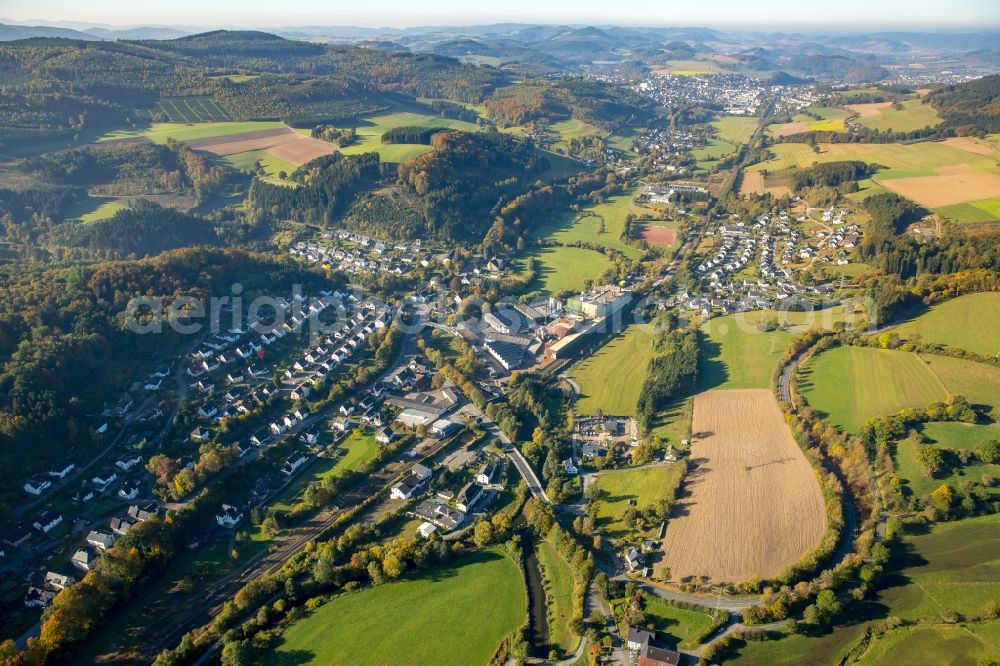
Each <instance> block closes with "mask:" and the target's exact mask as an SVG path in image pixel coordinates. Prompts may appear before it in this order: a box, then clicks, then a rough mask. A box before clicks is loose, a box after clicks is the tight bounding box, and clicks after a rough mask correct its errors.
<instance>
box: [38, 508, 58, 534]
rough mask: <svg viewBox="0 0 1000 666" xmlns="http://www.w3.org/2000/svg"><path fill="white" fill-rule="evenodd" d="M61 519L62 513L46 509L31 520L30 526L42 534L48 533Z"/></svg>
mask: <svg viewBox="0 0 1000 666" xmlns="http://www.w3.org/2000/svg"><path fill="white" fill-rule="evenodd" d="M62 521H63V517H62V514H59V513H57V512H55V511H49V510H48V509H46V510H45V511H42V512H41V513H40V514H39V515H38V517H37V518H35V522H33V523H32V524H31V526H32V527H34V528H35V529H36V530H38V531H39V532H42V533H43V534H48V533H49V532H50V531H51V530H54V529H55V528H56V527H58V526H59V525H60V524H61V523H62Z"/></svg>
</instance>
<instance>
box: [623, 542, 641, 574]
mask: <svg viewBox="0 0 1000 666" xmlns="http://www.w3.org/2000/svg"><path fill="white" fill-rule="evenodd" d="M642 567H643V563H642V555H640V554H639V551H638V550H636V548H635V547H634V546H629V547H628V550H626V551H625V568H626V569H628V570H629V571H638V570H640V569H642Z"/></svg>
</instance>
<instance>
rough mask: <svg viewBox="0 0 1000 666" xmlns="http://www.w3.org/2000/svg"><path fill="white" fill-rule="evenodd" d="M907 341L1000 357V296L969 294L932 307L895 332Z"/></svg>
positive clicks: (999, 294) (991, 293)
mask: <svg viewBox="0 0 1000 666" xmlns="http://www.w3.org/2000/svg"><path fill="white" fill-rule="evenodd" d="M893 331H895V332H896V333H898V334H899V336H900V337H902V338H905V339H910V338H914V337H915V336H920V340H921V341H923V342H932V343H936V344H941V345H948V346H949V347H954V348H956V349H964V350H966V351H971V352H975V353H977V354H1000V293H997V292H985V293H980V294H967V295H965V296H959V297H958V298H953V299H951V300H947V301H944V302H943V303H939V304H937V305H934V306H932V307H931V308H930V309H929V310H928V311H927V312H925V313H923V314H921V315H919V316H918V317H915V318H913V319H911V320H909V321H907V322H905V323H903V324H900V325H899V326H897V327H896V328H894V329H893Z"/></svg>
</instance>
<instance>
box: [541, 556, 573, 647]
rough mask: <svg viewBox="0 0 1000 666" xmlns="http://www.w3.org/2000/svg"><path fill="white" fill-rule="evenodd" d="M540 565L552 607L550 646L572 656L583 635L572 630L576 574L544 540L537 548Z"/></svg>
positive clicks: (549, 603)
mask: <svg viewBox="0 0 1000 666" xmlns="http://www.w3.org/2000/svg"><path fill="white" fill-rule="evenodd" d="M537 555H538V564H539V565H540V566H541V569H542V579H543V581H544V585H545V604H546V605H547V606H548V620H549V644H550V645H552V646H557V647H558V648H559V649H560V650H562V652H563V654H572V653H573V652H574V651H575V650H576V648H577V646H578V645H579V644H580V636H579V635H578V634H576V633H575V632H574V631H573V629H572V628H571V627H570V620H572V619H573V583H574V578H575V577H574V574H573V570H572V569H571V568H570V566H569V564H568V563H567V562H566V560H564V559H563V557H562V555H560V554H559V551H558V550H557V549H556V547H555V546H554V545H552V543H551V542H549V541H543V542H542V543H540V544H539V545H538V548H537Z"/></svg>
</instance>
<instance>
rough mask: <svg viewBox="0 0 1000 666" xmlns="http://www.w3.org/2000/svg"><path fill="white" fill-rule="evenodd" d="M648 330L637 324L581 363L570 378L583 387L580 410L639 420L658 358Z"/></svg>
mask: <svg viewBox="0 0 1000 666" xmlns="http://www.w3.org/2000/svg"><path fill="white" fill-rule="evenodd" d="M652 342H653V334H652V332H651V331H650V330H648V327H646V326H641V325H638V324H633V325H632V326H629V327H628V328H626V329H625V330H624V331H623V332H622V333H621V334H620V335H617V336H615V337H614V338H612V339H611V341H610V342H608V344H606V345H604V346H603V347H601V348H600V349H598V350H597V352H596V353H594V354H592V355H591V356H588V357H587V358H586V359H584V360H583V361H581V362H580V363H578V364H577V365H576V366H574V367H573V369H572V370H571V371H570V373H569V374H570V377H572V378H573V379H575V380H576V381H577V383H578V384H579V385H580V390H581V396H580V398H579V400H578V401H577V403H576V409H577V411H578V412H579V413H581V414H595V413H596V412H597V410H598V409H602V410H604V413H605V414H608V415H614V416H635V406H636V403H637V402H638V401H639V393H640V392H641V390H642V384H643V382H644V381H646V368H647V366H649V361H650V359H652V358H653V357H654V356H655V355H656V354H655V352H654V350H653V347H652Z"/></svg>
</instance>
